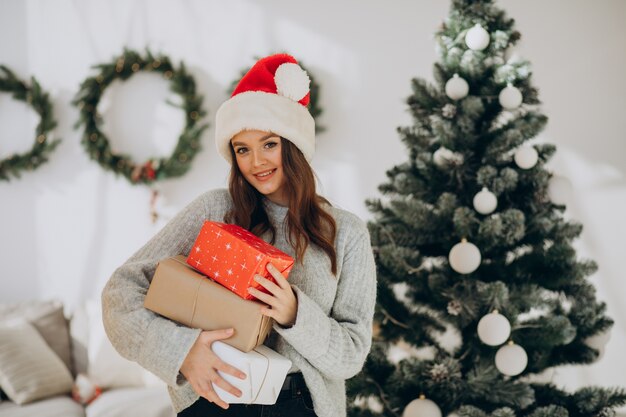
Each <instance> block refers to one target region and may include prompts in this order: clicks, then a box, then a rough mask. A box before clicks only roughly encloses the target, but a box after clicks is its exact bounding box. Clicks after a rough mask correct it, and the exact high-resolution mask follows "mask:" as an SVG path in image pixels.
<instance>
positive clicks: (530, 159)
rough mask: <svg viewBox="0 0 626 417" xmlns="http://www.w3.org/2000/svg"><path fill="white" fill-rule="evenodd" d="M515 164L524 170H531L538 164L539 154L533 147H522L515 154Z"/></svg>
mask: <svg viewBox="0 0 626 417" xmlns="http://www.w3.org/2000/svg"><path fill="white" fill-rule="evenodd" d="M514 159H515V163H516V164H517V166H518V167H520V168H522V169H531V168H532V167H534V166H535V165H536V164H537V161H538V160H539V154H538V153H537V150H536V149H535V148H533V147H532V146H522V147H521V148H519V149H518V150H517V151H516V152H515V156H514Z"/></svg>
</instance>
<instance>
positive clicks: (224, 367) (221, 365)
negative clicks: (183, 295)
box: [214, 361, 246, 379]
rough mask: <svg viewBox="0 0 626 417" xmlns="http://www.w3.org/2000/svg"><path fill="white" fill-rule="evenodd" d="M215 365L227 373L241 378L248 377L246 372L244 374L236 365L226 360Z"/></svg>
mask: <svg viewBox="0 0 626 417" xmlns="http://www.w3.org/2000/svg"><path fill="white" fill-rule="evenodd" d="M214 367H215V369H217V370H218V371H222V372H224V373H227V374H229V375H232V376H234V377H237V378H239V379H246V374H244V373H243V372H241V371H240V370H239V369H237V368H235V367H234V366H232V365H229V364H227V363H226V362H223V361H218V362H217V363H216V364H215V365H214Z"/></svg>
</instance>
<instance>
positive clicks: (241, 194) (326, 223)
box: [224, 137, 337, 275]
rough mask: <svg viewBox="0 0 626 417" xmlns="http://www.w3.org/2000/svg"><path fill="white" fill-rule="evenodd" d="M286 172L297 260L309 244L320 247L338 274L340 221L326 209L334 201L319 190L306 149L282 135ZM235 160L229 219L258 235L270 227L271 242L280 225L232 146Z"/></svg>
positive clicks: (230, 188) (289, 219)
mask: <svg viewBox="0 0 626 417" xmlns="http://www.w3.org/2000/svg"><path fill="white" fill-rule="evenodd" d="M280 140H281V156H282V164H283V172H284V174H285V178H286V179H287V180H286V181H285V185H284V187H285V191H286V194H287V197H288V199H289V210H288V212H287V226H288V230H289V243H290V244H291V246H292V247H293V248H294V249H295V251H296V260H299V261H300V262H302V260H303V258H304V252H305V251H306V248H307V247H308V245H309V244H311V243H313V244H315V245H317V246H319V247H320V249H322V250H323V251H324V252H326V254H327V255H328V258H330V262H331V269H332V273H333V275H337V252H336V251H335V245H334V242H335V235H336V233H337V224H336V223H335V219H333V217H332V216H331V215H330V214H329V213H328V212H327V211H325V210H324V208H323V207H322V205H323V204H328V205H331V204H330V202H329V201H328V200H326V199H325V198H324V197H322V196H319V195H317V193H316V191H315V176H314V174H313V169H312V168H311V166H310V165H309V163H308V162H307V160H306V159H305V157H304V155H303V154H302V152H301V151H300V150H299V149H298V148H297V147H296V146H295V145H294V144H293V143H291V142H290V141H289V140H287V139H284V138H282V137H281V138H280ZM230 154H231V160H232V161H233V162H232V164H231V170H230V180H229V184H228V189H229V191H230V195H231V197H232V199H233V203H234V204H233V209H232V210H230V211H229V212H228V213H227V214H226V216H225V219H224V220H225V221H226V222H227V223H234V224H237V225H239V226H241V227H243V228H244V229H247V230H249V231H250V232H252V233H253V234H255V235H256V236H261V235H262V234H263V233H265V232H266V231H268V230H269V231H270V233H271V237H272V238H271V241H270V243H272V244H273V243H274V242H275V239H276V229H275V228H274V226H273V225H272V224H271V223H270V221H269V218H268V216H267V213H266V211H265V207H263V203H262V200H263V197H264V196H263V194H261V193H259V192H258V191H257V189H256V188H254V187H253V186H252V185H250V183H249V182H248V181H247V180H246V179H245V177H244V176H243V174H242V173H241V170H240V169H239V166H238V165H237V162H236V161H237V160H236V156H235V151H234V149H233V147H232V145H231V146H230Z"/></svg>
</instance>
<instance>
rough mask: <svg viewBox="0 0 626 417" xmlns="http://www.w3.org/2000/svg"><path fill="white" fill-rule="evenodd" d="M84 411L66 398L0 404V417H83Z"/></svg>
mask: <svg viewBox="0 0 626 417" xmlns="http://www.w3.org/2000/svg"><path fill="white" fill-rule="evenodd" d="M84 416H85V410H84V409H83V407H82V406H81V405H80V404H78V403H77V402H76V401H74V400H72V399H71V398H70V397H68V396H62V397H51V398H48V399H45V400H40V401H35V402H33V403H30V404H26V405H17V404H15V403H14V402H11V401H3V402H2V404H0V417H84Z"/></svg>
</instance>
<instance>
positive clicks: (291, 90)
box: [274, 62, 311, 101]
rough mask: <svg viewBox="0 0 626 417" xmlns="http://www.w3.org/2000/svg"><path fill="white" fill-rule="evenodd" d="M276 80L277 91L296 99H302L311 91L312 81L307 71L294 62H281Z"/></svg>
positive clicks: (275, 75) (275, 76)
mask: <svg viewBox="0 0 626 417" xmlns="http://www.w3.org/2000/svg"><path fill="white" fill-rule="evenodd" d="M274 81H275V82H276V91H277V93H278V94H280V95H281V96H284V97H288V98H290V99H292V100H294V101H300V100H302V99H303V98H304V97H305V96H306V95H307V94H308V93H309V84H310V83H311V80H310V79H309V76H308V75H307V73H306V71H305V70H303V69H302V67H300V65H298V64H294V63H292V62H286V63H284V64H281V65H280V66H279V67H278V68H277V69H276V73H275V74H274Z"/></svg>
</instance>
